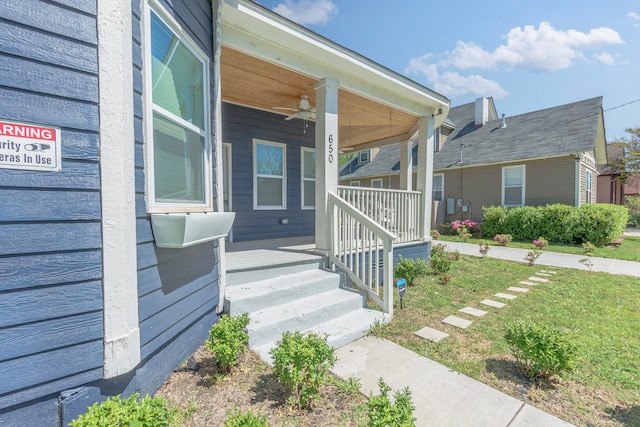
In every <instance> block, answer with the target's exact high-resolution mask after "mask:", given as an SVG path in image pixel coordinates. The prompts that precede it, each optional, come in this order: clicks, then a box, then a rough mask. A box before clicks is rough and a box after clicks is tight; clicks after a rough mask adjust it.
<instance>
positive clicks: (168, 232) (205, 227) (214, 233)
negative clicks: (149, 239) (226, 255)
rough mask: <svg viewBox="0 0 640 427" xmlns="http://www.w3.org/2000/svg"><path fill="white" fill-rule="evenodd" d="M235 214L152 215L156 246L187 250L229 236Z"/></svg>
mask: <svg viewBox="0 0 640 427" xmlns="http://www.w3.org/2000/svg"><path fill="white" fill-rule="evenodd" d="M235 217H236V213H235V212H202V213H190V214H189V213H167V214H153V215H151V227H152V228H153V236H154V238H155V240H156V246H158V247H160V248H186V247H187V246H193V245H197V244H199V243H204V242H208V241H210V240H215V239H220V238H223V237H226V236H227V234H229V230H230V229H231V225H232V224H233V220H234V219H235Z"/></svg>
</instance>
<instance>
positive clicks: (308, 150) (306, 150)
mask: <svg viewBox="0 0 640 427" xmlns="http://www.w3.org/2000/svg"><path fill="white" fill-rule="evenodd" d="M315 152H316V150H315V149H313V148H308V147H300V209H302V210H315V209H316V205H315V203H316V200H315V198H314V199H313V203H314V204H313V206H310V205H306V206H305V203H304V202H305V200H304V182H305V181H313V182H314V183H315V182H316V179H315V178H305V177H304V153H315Z"/></svg>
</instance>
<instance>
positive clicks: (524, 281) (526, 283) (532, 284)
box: [519, 280, 536, 286]
mask: <svg viewBox="0 0 640 427" xmlns="http://www.w3.org/2000/svg"><path fill="white" fill-rule="evenodd" d="M519 283H520V284H521V285H529V286H536V284H535V283H533V282H527V281H526V280H523V281H521V282H519Z"/></svg>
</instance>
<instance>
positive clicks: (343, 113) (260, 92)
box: [220, 47, 418, 150]
mask: <svg viewBox="0 0 640 427" xmlns="http://www.w3.org/2000/svg"><path fill="white" fill-rule="evenodd" d="M220 70H221V77H222V100H223V101H225V102H230V103H233V104H238V105H243V106H246V107H251V108H256V109H259V110H264V111H270V112H272V113H276V114H282V115H283V120H284V118H285V117H286V116H288V115H289V114H290V112H287V111H282V110H276V109H274V107H288V108H295V107H296V106H297V105H298V103H299V102H300V95H307V96H308V97H309V102H310V103H311V105H312V106H315V105H316V102H315V89H314V85H315V84H316V82H317V79H315V78H312V77H309V76H305V75H303V74H300V73H297V72H294V71H291V70H289V69H286V68H283V67H280V66H277V65H275V64H272V63H269V62H266V61H263V60H261V59H258V58H254V57H251V56H249V55H246V54H244V53H241V52H239V51H237V50H234V49H231V48H228V47H223V48H222V55H221V64H220ZM417 120H418V117H416V116H413V115H411V114H408V113H406V112H404V111H399V110H394V109H391V108H390V107H388V106H386V105H382V104H379V103H377V102H374V101H371V100H369V99H366V98H364V97H362V96H359V95H356V94H354V93H351V92H348V91H346V90H344V89H340V91H339V93H338V126H339V133H340V134H339V144H340V145H339V147H340V149H342V150H345V149H349V148H351V147H355V150H357V149H358V148H357V146H358V145H362V144H366V143H370V142H372V141H378V140H382V139H386V138H393V137H397V136H401V135H407V134H409V132H410V131H411V129H412V128H413V127H414V126H415V124H416V122H417Z"/></svg>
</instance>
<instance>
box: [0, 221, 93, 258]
mask: <svg viewBox="0 0 640 427" xmlns="http://www.w3.org/2000/svg"><path fill="white" fill-rule="evenodd" d="M0 236H2V240H0V255H17V254H30V253H39V252H57V251H76V250H79V249H97V248H100V247H101V246H102V234H101V227H100V224H99V223H97V222H96V223H82V222H74V223H43V224H40V223H34V224H7V223H4V224H3V223H0Z"/></svg>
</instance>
